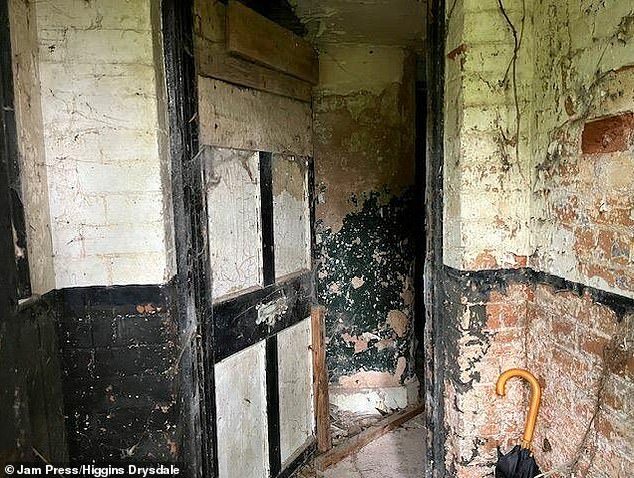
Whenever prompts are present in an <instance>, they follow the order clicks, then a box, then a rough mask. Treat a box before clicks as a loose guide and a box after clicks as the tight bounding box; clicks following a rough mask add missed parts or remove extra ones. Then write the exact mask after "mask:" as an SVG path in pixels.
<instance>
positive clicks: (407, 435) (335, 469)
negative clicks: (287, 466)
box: [299, 415, 425, 478]
mask: <svg viewBox="0 0 634 478" xmlns="http://www.w3.org/2000/svg"><path fill="white" fill-rule="evenodd" d="M424 471H425V427H424V417H423V415H418V416H417V417H415V418H413V419H412V420H410V421H409V422H407V423H404V424H403V425H401V426H400V427H399V428H397V429H396V430H393V431H391V432H390V433H387V434H385V435H383V436H382V437H380V438H378V439H376V440H375V441H373V442H372V443H369V444H368V445H366V446H365V447H364V448H362V449H361V450H359V451H358V452H357V453H355V454H354V455H352V456H349V457H348V458H346V459H345V460H343V461H341V462H339V463H337V464H336V465H333V466H332V467H330V468H328V469H327V470H326V471H324V472H321V473H319V472H318V473H315V472H314V471H313V472H312V473H311V474H308V473H306V472H304V473H306V474H303V475H302V474H300V475H299V476H305V477H309V476H313V477H322V478H420V477H422V476H423V475H424Z"/></svg>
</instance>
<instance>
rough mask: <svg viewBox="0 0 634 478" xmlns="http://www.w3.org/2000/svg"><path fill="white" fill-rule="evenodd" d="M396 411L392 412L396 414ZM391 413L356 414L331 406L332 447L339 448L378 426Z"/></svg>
mask: <svg viewBox="0 0 634 478" xmlns="http://www.w3.org/2000/svg"><path fill="white" fill-rule="evenodd" d="M395 411H396V410H392V412H395ZM388 414H389V413H387V412H384V411H382V410H378V409H377V411H376V413H367V412H364V413H355V412H351V411H349V410H343V409H341V408H339V407H338V406H337V405H334V404H332V403H331V404H330V429H331V434H332V445H333V446H337V445H339V444H340V443H342V442H344V441H346V440H347V439H348V438H350V437H352V436H355V435H358V434H359V433H361V432H362V431H363V430H366V429H368V428H370V427H371V426H372V425H376V424H377V423H378V422H380V421H381V420H383V418H385V416H386V415H388Z"/></svg>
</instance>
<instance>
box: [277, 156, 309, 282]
mask: <svg viewBox="0 0 634 478" xmlns="http://www.w3.org/2000/svg"><path fill="white" fill-rule="evenodd" d="M272 169H273V232H274V236H275V275H276V277H277V278H278V279H279V278H281V277H284V276H286V275H289V274H293V273H296V272H300V271H302V270H308V269H310V266H311V261H310V259H311V258H310V237H311V236H310V207H309V204H308V163H307V160H306V159H304V158H298V157H295V156H286V155H280V154H274V155H273V159H272Z"/></svg>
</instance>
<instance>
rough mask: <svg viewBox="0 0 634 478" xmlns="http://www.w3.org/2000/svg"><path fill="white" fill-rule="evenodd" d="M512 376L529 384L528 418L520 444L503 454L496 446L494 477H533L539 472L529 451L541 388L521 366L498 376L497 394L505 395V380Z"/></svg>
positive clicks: (532, 376) (533, 377)
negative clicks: (496, 457)
mask: <svg viewBox="0 0 634 478" xmlns="http://www.w3.org/2000/svg"><path fill="white" fill-rule="evenodd" d="M512 377H521V378H523V379H524V380H526V381H528V383H530V385H531V402H530V406H529V408H528V418H527V419H526V427H525V428H524V436H523V437H522V442H521V444H520V445H516V446H515V447H513V449H512V450H511V451H510V452H508V453H506V454H504V453H502V452H501V451H500V449H499V448H498V462H497V465H495V478H535V477H536V476H537V475H539V474H541V471H539V467H538V466H537V463H536V462H535V458H533V455H532V453H531V445H532V442H533V434H534V433H535V422H536V421H537V413H538V412H539V404H540V402H541V398H542V389H541V387H540V385H539V382H538V381H537V379H536V378H535V376H534V375H533V374H532V373H530V372H528V371H527V370H523V369H521V368H512V369H510V370H507V371H506V372H504V373H503V374H502V375H500V377H499V378H498V382H497V385H496V391H497V394H498V395H501V396H504V395H506V382H507V381H508V380H509V379H510V378H512Z"/></svg>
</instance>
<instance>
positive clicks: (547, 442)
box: [526, 285, 634, 478]
mask: <svg viewBox="0 0 634 478" xmlns="http://www.w3.org/2000/svg"><path fill="white" fill-rule="evenodd" d="M527 330H528V340H527V343H526V356H527V366H528V368H529V369H530V370H532V371H533V372H534V373H535V374H536V375H537V376H538V377H539V379H540V381H541V382H542V383H543V385H544V394H543V401H542V408H541V412H540V416H539V420H538V426H537V431H536V437H535V444H534V450H535V455H536V457H537V459H538V461H539V462H540V464H541V465H542V471H547V470H551V469H554V468H560V467H564V468H566V467H569V466H570V464H571V463H573V464H574V462H575V460H576V459H577V457H579V462H578V463H576V464H574V466H573V469H572V470H571V471H573V472H575V473H576V474H575V476H579V477H586V478H590V477H610V478H625V477H630V476H632V475H633V473H634V471H632V470H634V317H632V316H630V317H626V318H624V319H622V320H621V321H619V320H617V316H616V315H615V313H614V311H612V310H611V309H610V308H608V307H606V306H603V305H600V304H597V303H594V302H593V301H592V299H591V298H590V296H589V295H585V296H583V297H579V296H577V295H575V294H573V293H571V292H563V293H562V292H557V291H555V290H554V289H553V288H552V287H549V286H544V285H538V286H537V287H536V290H535V297H534V301H533V303H532V304H531V305H530V312H529V323H528V327H527ZM586 435H587V436H586ZM584 437H585V441H584ZM559 476H571V475H570V474H569V473H568V474H566V473H561V475H559Z"/></svg>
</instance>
